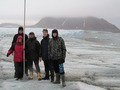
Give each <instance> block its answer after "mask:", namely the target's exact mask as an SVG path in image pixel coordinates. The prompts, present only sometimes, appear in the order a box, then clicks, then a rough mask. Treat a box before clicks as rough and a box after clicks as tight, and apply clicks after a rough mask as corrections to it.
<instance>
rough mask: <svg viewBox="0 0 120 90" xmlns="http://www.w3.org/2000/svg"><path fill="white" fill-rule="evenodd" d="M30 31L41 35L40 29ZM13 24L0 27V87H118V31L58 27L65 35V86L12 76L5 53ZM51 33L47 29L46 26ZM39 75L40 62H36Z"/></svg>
mask: <svg viewBox="0 0 120 90" xmlns="http://www.w3.org/2000/svg"><path fill="white" fill-rule="evenodd" d="M30 31H34V32H35V34H36V36H37V38H38V40H39V41H40V40H41V39H42V29H40V28H27V29H26V33H27V34H28V33H29V32H30ZM16 33H17V29H16V28H0V90H10V89H11V90H21V89H24V90H33V89H34V90H38V89H42V90H61V89H63V90H120V52H119V51H120V39H119V36H120V34H119V33H108V32H96V31H83V30H59V34H60V36H62V37H63V38H64V39H65V42H66V46H67V58H66V63H65V71H66V80H67V87H65V88H62V87H61V85H54V84H51V83H50V81H40V82H39V81H37V78H36V74H35V79H34V80H33V81H28V80H23V81H16V80H15V79H14V78H13V75H14V65H13V59H12V58H13V56H12V55H11V56H10V57H8V58H7V57H6V56H5V55H6V53H7V50H8V49H9V47H10V45H11V40H12V37H13V35H14V34H16ZM49 33H50V35H51V30H49ZM40 67H41V72H42V77H43V76H44V66H43V62H41V63H40Z"/></svg>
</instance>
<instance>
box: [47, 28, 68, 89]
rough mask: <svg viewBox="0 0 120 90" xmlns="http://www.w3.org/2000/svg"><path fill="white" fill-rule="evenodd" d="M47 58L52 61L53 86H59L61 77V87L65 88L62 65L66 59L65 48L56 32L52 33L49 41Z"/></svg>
mask: <svg viewBox="0 0 120 90" xmlns="http://www.w3.org/2000/svg"><path fill="white" fill-rule="evenodd" d="M48 52H49V58H50V59H51V60H52V63H53V67H54V71H55V73H56V81H55V82H54V83H55V84H60V77H62V86H63V87H65V86H66V83H65V71H64V66H63V63H64V62H65V57H66V46H65V42H64V40H63V39H62V38H61V37H59V36H58V30H56V29H54V30H53V31H52V39H50V41H49V48H48Z"/></svg>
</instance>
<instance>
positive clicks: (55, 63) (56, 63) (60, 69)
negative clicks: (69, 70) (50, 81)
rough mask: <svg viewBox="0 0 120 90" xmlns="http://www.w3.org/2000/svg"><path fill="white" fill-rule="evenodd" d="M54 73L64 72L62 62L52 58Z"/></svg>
mask: <svg viewBox="0 0 120 90" xmlns="http://www.w3.org/2000/svg"><path fill="white" fill-rule="evenodd" d="M52 63H53V68H54V71H55V73H59V74H65V72H64V66H63V64H59V60H52Z"/></svg>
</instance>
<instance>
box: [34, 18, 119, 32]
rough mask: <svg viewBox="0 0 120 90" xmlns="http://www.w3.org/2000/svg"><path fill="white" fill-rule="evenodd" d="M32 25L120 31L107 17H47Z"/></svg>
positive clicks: (52, 27)
mask: <svg viewBox="0 0 120 90" xmlns="http://www.w3.org/2000/svg"><path fill="white" fill-rule="evenodd" d="M32 27H37V28H51V29H54V28H56V29H66V30H73V29H83V30H95V31H107V32H115V33H117V32H120V29H119V28H117V27H116V26H115V25H113V24H111V23H109V22H108V21H106V20H105V19H102V18H96V17H78V18H64V17H63V18H54V17H46V18H43V19H41V20H40V21H39V22H38V23H37V24H35V25H34V26H32Z"/></svg>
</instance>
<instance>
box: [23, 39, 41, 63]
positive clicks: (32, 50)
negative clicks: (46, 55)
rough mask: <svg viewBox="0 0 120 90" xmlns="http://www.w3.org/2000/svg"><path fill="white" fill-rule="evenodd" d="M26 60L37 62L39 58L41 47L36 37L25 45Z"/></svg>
mask: <svg viewBox="0 0 120 90" xmlns="http://www.w3.org/2000/svg"><path fill="white" fill-rule="evenodd" d="M25 47H26V48H25V50H26V58H27V60H28V61H29V60H39V57H41V45H40V43H39V41H38V40H37V39H36V37H34V38H32V39H28V40H27V41H26V44H25Z"/></svg>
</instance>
